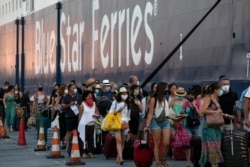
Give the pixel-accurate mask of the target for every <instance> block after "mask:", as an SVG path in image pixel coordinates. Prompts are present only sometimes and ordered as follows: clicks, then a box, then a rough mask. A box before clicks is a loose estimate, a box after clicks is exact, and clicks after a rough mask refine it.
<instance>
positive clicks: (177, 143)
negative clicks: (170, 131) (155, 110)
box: [171, 126, 191, 148]
mask: <svg viewBox="0 0 250 167" xmlns="http://www.w3.org/2000/svg"><path fill="white" fill-rule="evenodd" d="M190 140H191V137H190V135H189V134H188V133H187V131H186V130H185V129H184V127H183V126H180V127H179V128H178V129H176V132H175V135H174V136H173V138H172V142H171V146H172V147H173V148H189V146H190Z"/></svg>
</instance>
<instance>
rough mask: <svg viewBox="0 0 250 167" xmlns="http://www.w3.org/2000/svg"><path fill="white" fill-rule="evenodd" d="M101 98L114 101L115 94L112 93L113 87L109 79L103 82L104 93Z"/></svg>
mask: <svg viewBox="0 0 250 167" xmlns="http://www.w3.org/2000/svg"><path fill="white" fill-rule="evenodd" d="M101 96H106V97H107V98H109V99H110V100H112V99H113V93H112V91H111V85H110V82H109V80H108V79H104V80H103V81H102V93H101Z"/></svg>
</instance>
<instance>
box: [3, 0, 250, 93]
mask: <svg viewBox="0 0 250 167" xmlns="http://www.w3.org/2000/svg"><path fill="white" fill-rule="evenodd" d="M212 8H213V9H212ZM211 9H212V10H211ZM210 10H211V11H210ZM209 11H210V13H208V12H209ZM206 14H207V16H206V17H205V18H204V19H203V20H202V21H201V19H202V18H203V17H204V16H205V15H206ZM249 17H250V1H249V0H0V59H1V61H0V67H1V68H0V81H2V82H4V81H5V80H8V81H10V82H11V83H19V84H21V87H22V89H23V90H24V89H29V90H30V89H35V88H36V85H37V84H38V83H42V84H44V85H45V87H51V86H52V85H53V84H54V83H55V82H61V83H69V81H70V80H72V79H75V80H76V81H77V82H78V84H80V83H84V82H86V80H87V79H88V78H89V77H95V78H98V79H99V80H103V79H109V80H111V81H116V82H117V83H118V84H119V83H123V82H128V78H129V76H130V75H137V76H138V77H139V80H140V82H141V83H143V81H147V82H144V83H143V84H144V85H146V86H147V85H149V84H150V82H153V81H165V82H168V83H171V82H176V83H178V84H179V85H183V86H187V85H191V84H202V83H204V82H207V81H218V79H219V76H220V75H226V76H228V77H229V78H230V79H231V81H232V84H231V85H232V87H233V88H234V89H235V90H237V91H239V92H240V91H241V90H242V89H244V88H245V87H246V86H248V85H249V82H248V79H249V75H250V74H249V59H250V53H249V52H250V50H249V47H250V19H249ZM197 23H200V24H199V25H198V26H197V27H196V28H195V26H196V25H197ZM194 28H195V29H194ZM191 30H193V32H192V33H190V32H191ZM184 39H185V42H184ZM182 41H183V42H182ZM181 42H182V43H181ZM180 43H181V45H179V47H177V46H178V44H180ZM174 49H176V51H175V52H173V50H174ZM171 53H172V55H171V57H168V56H170V54H171ZM167 57H168V61H165V60H166V58H167ZM162 62H164V63H162ZM161 63H162V64H161ZM160 64H161V65H162V66H161V68H159V65H160ZM157 67H158V71H155V69H157ZM149 76H150V77H151V78H149Z"/></svg>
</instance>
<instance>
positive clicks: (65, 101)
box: [62, 94, 77, 117]
mask: <svg viewBox="0 0 250 167" xmlns="http://www.w3.org/2000/svg"><path fill="white" fill-rule="evenodd" d="M72 101H73V102H77V96H73V97H72V96H70V95H69V94H67V95H66V96H64V97H63V99H62V104H65V105H68V104H70V103H71V102H72ZM75 116H76V115H75V113H74V112H73V111H72V110H71V108H70V107H68V108H67V109H66V110H65V117H75Z"/></svg>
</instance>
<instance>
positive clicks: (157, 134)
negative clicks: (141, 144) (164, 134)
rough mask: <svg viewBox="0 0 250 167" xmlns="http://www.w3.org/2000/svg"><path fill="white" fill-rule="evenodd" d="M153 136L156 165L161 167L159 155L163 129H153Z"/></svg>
mask: <svg viewBox="0 0 250 167" xmlns="http://www.w3.org/2000/svg"><path fill="white" fill-rule="evenodd" d="M152 137H153V140H154V157H155V163H156V167H161V162H160V157H159V147H160V142H161V130H160V129H157V130H153V131H152Z"/></svg>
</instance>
